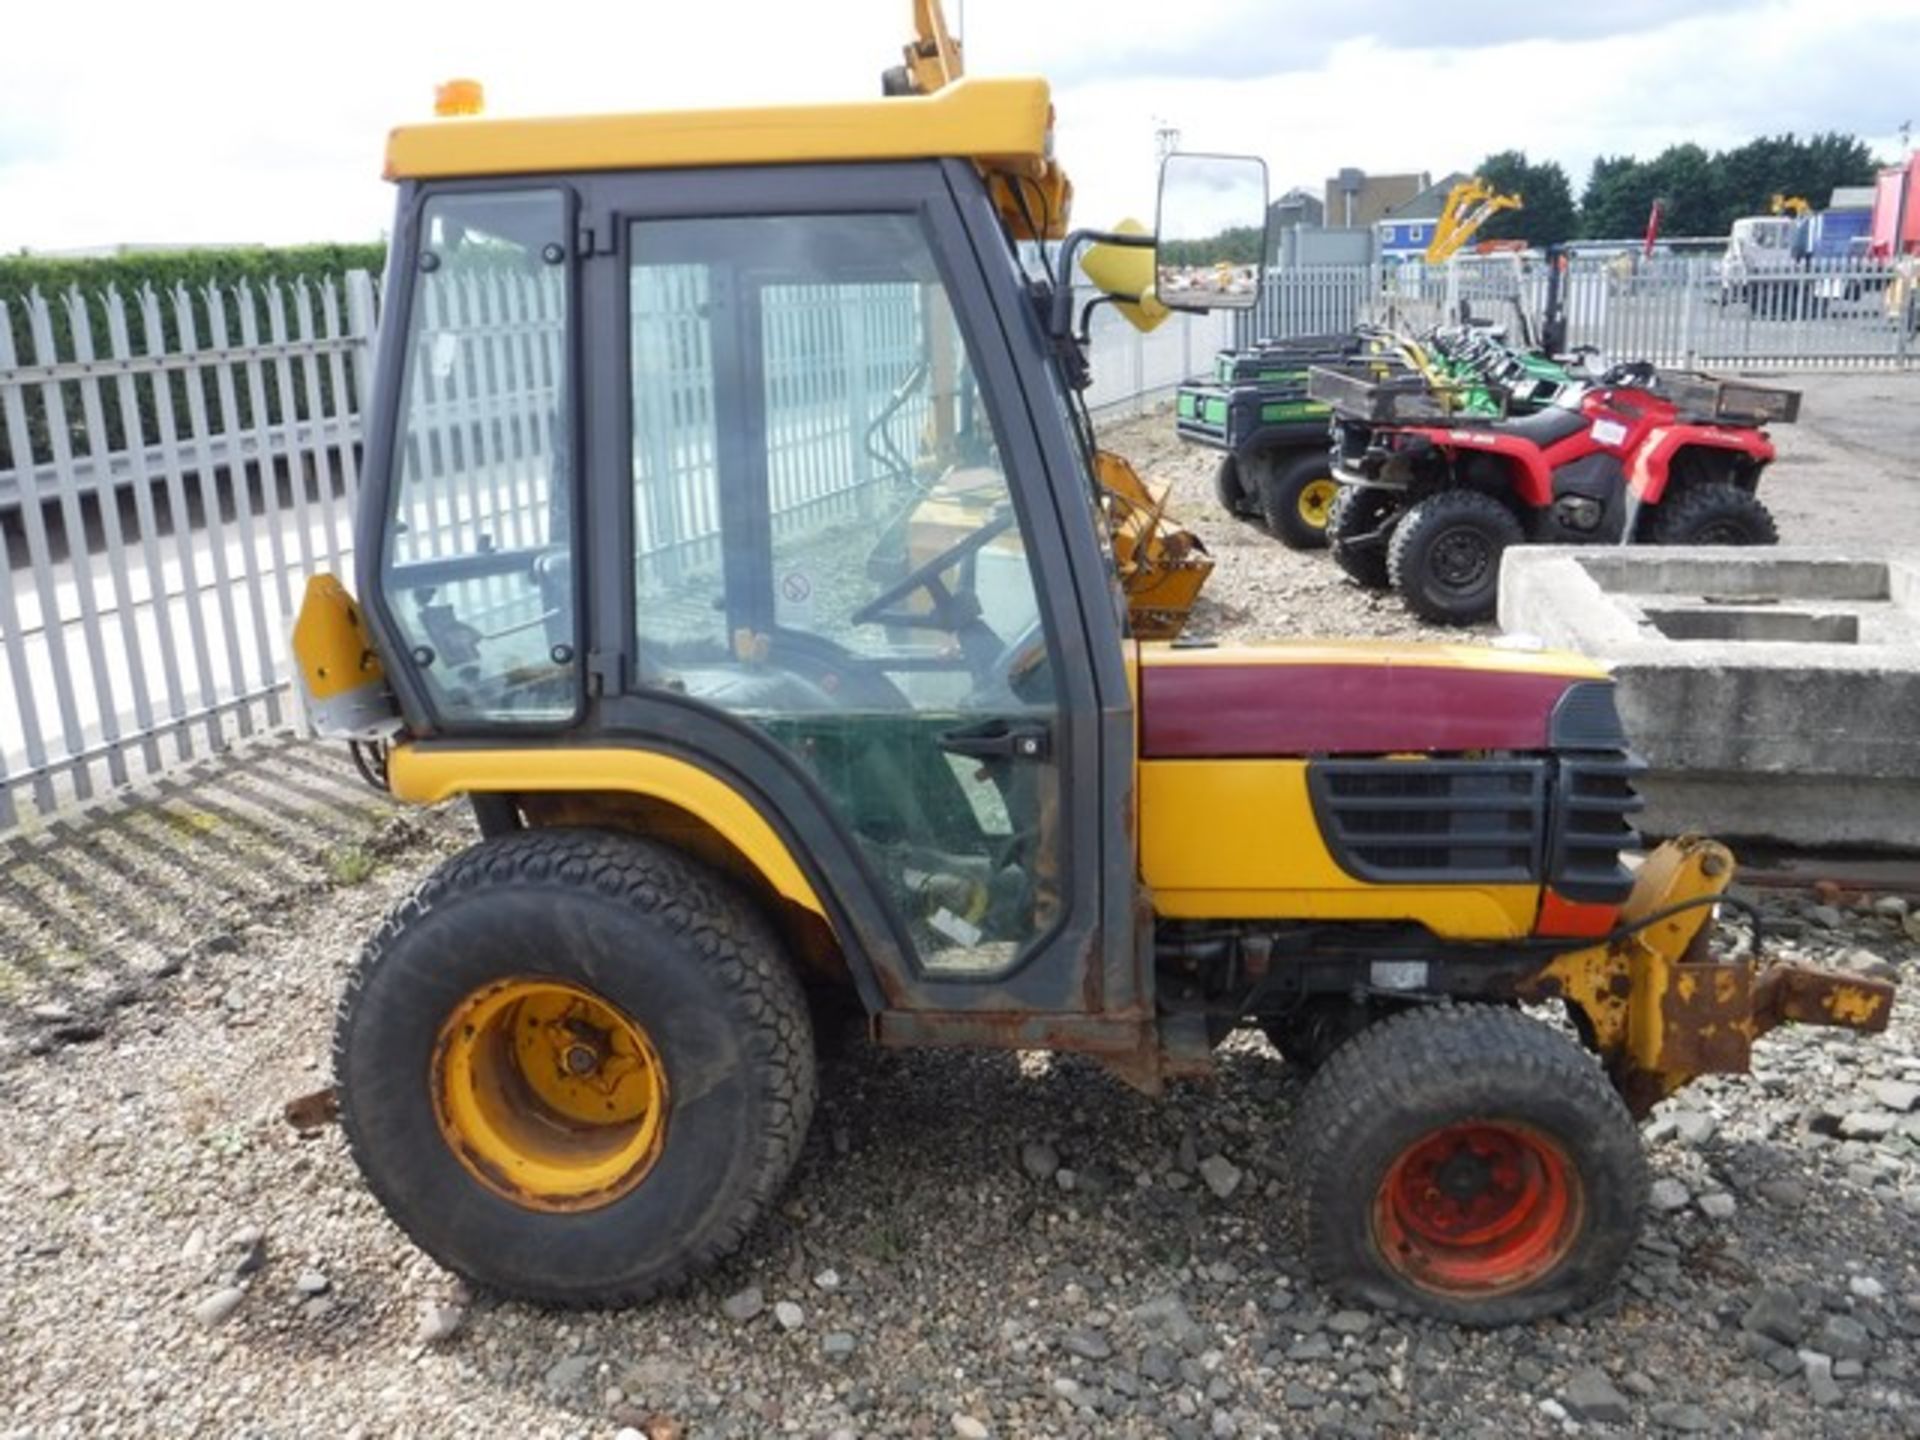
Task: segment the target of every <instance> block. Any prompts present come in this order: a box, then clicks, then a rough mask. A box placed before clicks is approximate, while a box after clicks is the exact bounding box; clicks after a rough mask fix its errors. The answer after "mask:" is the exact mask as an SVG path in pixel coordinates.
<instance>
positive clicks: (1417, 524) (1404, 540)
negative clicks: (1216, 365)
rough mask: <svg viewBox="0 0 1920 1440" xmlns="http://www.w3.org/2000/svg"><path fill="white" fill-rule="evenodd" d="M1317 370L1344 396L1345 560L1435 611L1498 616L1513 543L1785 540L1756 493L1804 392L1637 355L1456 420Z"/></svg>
mask: <svg viewBox="0 0 1920 1440" xmlns="http://www.w3.org/2000/svg"><path fill="white" fill-rule="evenodd" d="M1315 374H1316V375H1317V376H1321V377H1322V383H1321V389H1320V394H1321V396H1322V398H1325V399H1327V400H1328V401H1330V402H1331V403H1332V404H1333V406H1334V417H1335V418H1334V444H1335V461H1336V464H1335V469H1334V475H1335V478H1336V479H1338V480H1339V481H1340V493H1339V494H1338V495H1337V496H1336V498H1335V499H1334V502H1333V506H1332V509H1331V511H1330V513H1329V516H1328V522H1327V538H1328V541H1329V543H1330V547H1331V549H1332V552H1333V558H1334V560H1335V562H1336V563H1338V564H1339V566H1340V567H1341V569H1343V570H1345V571H1346V572H1347V573H1348V574H1349V575H1351V576H1353V577H1354V578H1355V579H1356V580H1358V581H1360V582H1361V583H1362V584H1363V585H1367V586H1369V587H1371V588H1374V589H1385V588H1387V587H1389V586H1391V587H1392V588H1393V589H1395V590H1398V591H1399V592H1400V595H1401V597H1402V599H1403V600H1404V601H1405V603H1406V605H1407V608H1408V609H1410V610H1411V611H1413V612H1414V614H1416V615H1418V616H1420V617H1421V618H1422V619H1424V620H1430V621H1434V622H1437V623H1439V624H1443V625H1467V624H1472V623H1473V622H1475V621H1479V620H1485V619H1487V618H1488V617H1489V616H1491V615H1492V614H1493V610H1494V602H1495V600H1496V598H1497V597H1498V594H1499V582H1500V556H1501V553H1502V552H1503V551H1504V550H1505V549H1506V548H1507V546H1509V545H1518V544H1521V543H1523V542H1527V541H1531V542H1533V543H1536V544H1561V545H1565V544H1626V543H1630V542H1636V541H1639V542H1651V543H1653V544H1658V545H1772V544H1774V543H1775V542H1776V541H1777V540H1778V538H1779V536H1778V533H1777V531H1776V530H1775V527H1774V523H1773V516H1772V515H1771V514H1769V513H1768V511H1767V508H1766V506H1764V505H1762V504H1761V503H1760V500H1759V497H1758V495H1757V494H1756V493H1755V492H1756V491H1757V490H1758V488H1759V484H1760V472H1761V471H1763V470H1764V469H1766V467H1767V465H1768V464H1769V463H1770V462H1771V461H1772V460H1773V456H1774V449H1773V442H1772V441H1771V440H1769V439H1768V438H1767V433H1766V430H1765V429H1764V428H1763V427H1764V426H1765V425H1767V424H1768V423H1770V422H1781V421H1791V420H1793V419H1795V418H1796V417H1797V416H1798V414H1799V409H1800V396H1799V392H1797V391H1793V390H1781V389H1776V388H1774V387H1771V386H1763V385H1752V384H1748V383H1746V382H1744V381H1732V380H1720V379H1716V378H1714V377H1712V376H1707V375H1699V374H1692V373H1683V372H1676V371H1664V370H1656V369H1655V368H1654V367H1653V366H1652V365H1650V364H1647V363H1645V362H1644V361H1636V362H1633V363H1631V364H1626V365H1616V366H1614V367H1613V368H1612V369H1611V370H1608V371H1607V372H1606V373H1605V374H1604V375H1602V376H1601V377H1600V379H1599V380H1598V382H1597V383H1595V384H1593V385H1592V386H1589V387H1587V388H1585V389H1583V390H1581V391H1579V392H1577V393H1575V394H1574V395H1572V396H1570V397H1568V398H1566V399H1564V400H1563V401H1562V402H1561V403H1559V404H1557V405H1554V406H1551V407H1549V408H1547V409H1545V410H1541V411H1539V412H1537V413H1535V414H1532V415H1523V416H1519V417H1516V418H1511V419H1501V420H1489V419H1477V418H1469V417H1466V416H1461V415H1448V414H1446V413H1444V411H1443V410H1442V408H1441V405H1440V402H1439V401H1438V400H1437V398H1436V397H1434V396H1433V395H1431V394H1430V393H1427V392H1426V391H1425V390H1424V388H1422V387H1412V388H1410V387H1408V386H1407V385H1406V383H1405V382H1402V381H1391V382H1383V383H1370V382H1368V381H1367V380H1365V379H1362V378H1361V377H1358V376H1355V375H1352V374H1342V373H1339V372H1331V371H1328V372H1321V371H1316V372H1315Z"/></svg>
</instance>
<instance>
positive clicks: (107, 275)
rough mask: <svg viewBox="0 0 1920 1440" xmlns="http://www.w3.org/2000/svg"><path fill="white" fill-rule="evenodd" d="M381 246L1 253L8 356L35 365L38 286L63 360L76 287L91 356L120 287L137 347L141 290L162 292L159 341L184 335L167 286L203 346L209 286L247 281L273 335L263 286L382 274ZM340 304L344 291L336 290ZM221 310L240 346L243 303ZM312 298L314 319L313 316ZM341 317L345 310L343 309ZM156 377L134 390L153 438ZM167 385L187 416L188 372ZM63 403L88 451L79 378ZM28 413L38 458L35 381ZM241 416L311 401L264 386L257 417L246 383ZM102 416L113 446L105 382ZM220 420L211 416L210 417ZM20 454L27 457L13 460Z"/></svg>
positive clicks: (0, 462) (115, 416)
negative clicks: (112, 294)
mask: <svg viewBox="0 0 1920 1440" xmlns="http://www.w3.org/2000/svg"><path fill="white" fill-rule="evenodd" d="M386 255H387V249H386V246H385V245H384V244H369V245H300V246H292V247H288V248H284V249H270V248H267V247H264V246H261V247H247V248H241V249H225V250H171V251H151V252H141V253H136V254H130V255H117V256H110V257H104V258H100V259H87V260H75V259H57V258H50V257H44V256H37V255H15V256H0V304H4V306H5V316H6V319H7V322H8V325H9V327H10V329H11V330H12V333H13V343H14V353H15V355H16V356H17V357H18V358H19V360H20V361H21V362H22V363H23V364H32V363H34V355H35V351H34V348H33V337H32V332H31V329H30V327H29V323H28V315H27V305H26V299H27V296H28V295H29V294H30V293H32V292H33V291H34V290H36V289H37V290H38V291H39V292H40V294H41V295H42V296H43V297H44V298H45V299H46V301H47V302H48V307H49V318H50V320H51V324H52V329H53V341H54V349H55V353H56V354H58V355H59V357H60V358H61V359H63V360H65V359H71V358H73V354H74V348H73V336H72V317H71V315H70V313H69V311H68V307H67V305H66V303H65V297H66V296H67V294H68V293H69V292H70V291H72V290H76V289H77V290H78V291H79V292H80V294H81V295H82V296H84V297H85V300H86V303H87V308H88V311H89V324H90V328H91V330H92V332H93V342H94V353H95V354H96V355H105V354H107V353H108V351H109V341H108V330H107V317H106V309H105V296H106V293H107V291H108V290H109V289H117V290H118V291H119V292H120V295H121V297H122V299H123V300H124V301H125V302H126V306H127V320H128V326H129V329H130V331H131V334H130V339H131V342H132V345H133V348H134V350H135V351H136V352H137V353H144V351H145V349H146V337H145V332H144V329H143V326H142V323H141V319H140V311H139V306H138V297H139V295H140V293H141V292H142V291H143V290H145V289H149V288H151V289H152V290H153V291H154V292H155V293H156V294H157V295H158V296H159V297H160V301H161V304H160V317H161V331H162V335H163V341H164V345H165V348H167V349H168V350H173V349H175V348H177V347H178V346H179V343H180V333H179V325H178V321H177V316H176V310H175V306H174V304H173V299H172V296H173V292H174V291H175V290H176V289H178V288H180V287H184V288H185V289H186V291H187V292H188V295H189V296H190V298H191V309H192V313H193V321H194V329H195V331H196V333H197V336H198V339H199V341H200V343H201V344H202V345H209V344H211V343H212V339H213V336H212V329H211V326H210V324H209V315H208V308H207V304H206V300H205V290H206V287H207V286H208V285H216V286H219V287H221V288H222V289H223V290H224V289H226V288H227V287H230V286H234V285H237V284H239V283H241V282H242V281H244V282H246V283H247V284H248V285H249V286H250V287H252V290H253V302H254V309H255V317H256V320H257V323H258V325H259V333H260V336H261V338H262V339H266V338H267V337H268V335H269V334H270V333H271V331H270V329H269V321H268V311H267V306H266V302H265V292H266V288H267V285H268V282H271V281H277V282H280V283H282V284H289V283H294V282H299V281H302V280H307V281H316V280H329V279H338V277H340V276H341V275H343V274H345V273H346V272H347V271H349V270H366V271H369V272H371V273H373V274H375V275H378V274H379V273H380V271H381V269H382V268H383V267H384V266H385V264H386ZM340 298H341V302H342V304H343V305H344V303H345V296H344V294H343V295H342V296H341V297H340ZM223 308H224V309H225V310H226V315H227V328H228V340H229V342H230V343H232V344H236V345H237V344H239V343H240V329H239V307H238V304H237V302H236V301H232V300H231V298H230V297H229V300H228V301H227V302H226V303H225V304H224V307H223ZM286 308H287V320H288V325H289V328H292V326H293V324H294V318H293V317H294V305H293V301H292V297H291V296H289V297H288V299H287V306H286ZM318 309H319V307H318V305H317V304H316V306H315V310H316V322H318V313H317V312H318ZM343 319H344V316H343ZM319 382H320V385H321V389H322V398H323V404H324V405H325V406H326V407H327V408H329V409H331V408H332V407H333V404H334V396H333V386H332V380H331V373H330V370H329V369H328V368H327V367H321V369H320V372H319ZM154 383H155V382H154V380H153V379H151V378H148V377H143V378H142V379H141V380H140V382H139V383H138V385H137V387H136V393H137V396H138V400H139V409H140V411H141V421H142V427H143V433H144V435H145V437H146V438H147V440H148V441H149V443H151V442H152V440H153V438H154V435H155V433H156V417H155V409H154V400H153V393H152V386H153V384H154ZM166 383H167V384H168V386H169V388H170V389H171V391H172V396H173V402H174V408H175V411H176V413H177V417H178V422H179V424H180V425H181V426H182V427H184V426H185V425H186V423H187V413H188V412H187V379H186V375H185V373H184V372H181V371H174V372H171V373H170V374H169V375H168V376H167V377H166ZM203 383H204V385H205V399H206V402H207V404H208V405H209V407H210V411H211V409H212V407H214V406H215V404H216V402H217V391H216V388H215V385H214V381H213V377H212V376H210V375H209V376H206V377H204V382H203ZM61 389H62V391H63V393H64V398H65V399H66V401H67V407H66V413H67V425H66V428H67V430H68V432H69V439H70V443H71V444H72V446H73V448H74V449H75V450H76V451H81V450H84V449H85V448H86V441H85V437H84V430H83V426H82V418H81V417H82V407H81V403H80V402H81V393H80V389H79V387H78V385H77V384H73V383H68V384H65V385H63V386H62V387H61ZM23 400H24V406H25V418H26V423H27V436H28V448H29V449H30V450H31V451H32V452H33V458H34V459H36V460H45V459H47V458H49V457H50V453H51V450H50V438H49V435H48V426H49V424H50V422H51V419H52V417H51V415H50V414H49V413H48V409H47V406H46V403H45V396H44V394H43V393H42V391H41V389H40V387H37V386H36V387H30V388H29V389H28V390H27V391H26V392H24V395H23ZM237 400H238V404H239V409H240V411H241V413H240V414H238V415H236V416H233V417H230V419H231V420H232V421H237V422H239V423H240V424H243V425H244V424H252V423H254V422H255V421H256V420H266V421H279V420H281V419H284V418H289V415H287V414H283V413H282V412H283V410H285V411H288V412H290V413H291V415H292V416H299V417H304V416H305V414H306V412H307V410H308V408H309V406H308V398H307V395H306V391H305V387H304V385H297V386H296V393H295V394H294V395H293V396H292V397H290V403H288V404H287V405H284V406H283V404H282V402H281V398H280V395H279V392H278V390H277V389H275V388H273V387H271V386H270V387H269V388H268V392H267V396H266V410H267V413H266V415H264V416H261V417H255V416H254V415H253V414H252V413H251V412H252V402H251V396H250V395H249V394H248V393H247V392H246V390H245V389H244V387H242V388H241V391H240V393H239V394H238V396H237ZM101 401H102V409H103V412H104V413H103V418H104V420H105V423H106V430H107V433H106V436H105V437H104V440H105V446H104V448H106V449H109V450H117V449H119V448H121V447H122V446H123V445H124V444H125V443H126V426H125V424H124V420H123V417H122V416H121V414H120V398H119V394H118V391H117V389H116V388H115V387H114V386H111V385H108V386H105V387H103V389H102V395H101ZM216 423H217V422H216ZM10 441H11V437H10V435H9V433H8V427H7V426H6V425H5V424H4V423H0V470H6V469H9V468H11V466H12V465H13V464H14V463H15V460H16V457H15V456H14V454H13V453H12V451H13V446H12V444H11V443H10ZM19 458H21V459H24V458H26V457H24V456H23V457H19Z"/></svg>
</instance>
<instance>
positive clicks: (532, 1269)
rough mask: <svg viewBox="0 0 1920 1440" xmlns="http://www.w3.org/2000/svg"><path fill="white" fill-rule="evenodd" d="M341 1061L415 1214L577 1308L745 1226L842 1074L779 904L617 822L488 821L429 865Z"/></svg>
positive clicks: (716, 1249) (461, 1257)
mask: <svg viewBox="0 0 1920 1440" xmlns="http://www.w3.org/2000/svg"><path fill="white" fill-rule="evenodd" d="M333 1064H334V1075H335V1077H336V1081H337V1084H338V1087H339V1091H340V1099H341V1121H342V1124H343V1126H344V1128H345V1130H346V1135H347V1141H348V1144H349V1147H350V1148H351V1150H352V1153H353V1157H354V1159H355V1161H356V1162H357V1163H358V1164H359V1166H360V1169H361V1171H362V1172H363V1173H364V1174H365V1176H366V1179H367V1183H368V1185H369V1187H370V1188H371V1189H372V1190H373V1192H374V1194H375V1195H376V1196H377V1197H378V1198H379V1200H380V1202H381V1204H382V1205H384V1206H385V1207H386V1210H387V1212H388V1214H389V1215H390V1216H392V1218H393V1219H394V1221H395V1222H396V1223H397V1224H398V1225H399V1226H400V1228H401V1229H403V1230H404V1231H406V1232H407V1234H408V1235H409V1236H411V1237H412V1238H413V1240H414V1241H415V1242H416V1243H417V1244H418V1245H419V1246H420V1247H421V1249H423V1250H425V1251H426V1252H427V1253H428V1254H429V1255H431V1256H433V1258H434V1259H435V1260H437V1261H439V1262H440V1263H441V1264H442V1265H444V1266H445V1267H446V1268H447V1269H449V1270H451V1271H453V1272H454V1273H455V1274H458V1275H460V1276H462V1277H464V1278H465V1279H467V1280H469V1281H472V1282H473V1283H474V1284H476V1285H479V1286H482V1287H484V1288H486V1289H489V1290H493V1291H497V1292H500V1293H502V1294H506V1295H512V1296H516V1297H520V1298H524V1299H529V1300H537V1301H542V1302H548V1303H558V1304H565V1305H618V1304H630V1303H634V1302H637V1301H640V1300H643V1299H646V1298H647V1297H649V1296H651V1295H653V1294H655V1293H657V1292H658V1291H660V1290H662V1289H664V1288H667V1287H669V1286H671V1285H673V1284H675V1283H677V1282H678V1281H680V1280H682V1279H684V1278H685V1277H686V1276H688V1275H689V1274H691V1273H692V1272H694V1271H695V1270H698V1269H700V1268H702V1267H704V1266H706V1265H709V1264H711V1263H712V1262H714V1261H716V1260H718V1259H719V1258H720V1257H722V1256H724V1255H726V1254H727V1253H728V1252H730V1251H731V1250H733V1249H734V1248H735V1247H736V1246H738V1245H739V1243H740V1242H741V1240H742V1239H743V1238H745V1236H746V1234H747V1231H748V1230H749V1229H750V1228H751V1227H752V1225H753V1224H754V1223H755V1221H756V1220H758V1218H759V1217H760V1215H761V1214H762V1213H763V1212H764V1211H765V1210H766V1208H767V1206H768V1205H769V1204H770V1203H771V1201H772V1199H773V1196H774V1194H775V1192H776V1191H777V1190H778V1189H779V1187H780V1185H781V1184H782V1183H783V1182H784V1181H785V1179H786V1177H787V1174H788V1172H789V1171H790V1170H791V1169H792V1167H793V1163H794V1160H795V1158H796V1157H797V1156H798V1154H799V1151H800V1145H801V1142H802V1140H803V1139H804V1137H805V1135H806V1131H807V1125H808V1122H809V1120H810V1119H811V1117H812V1113H813V1105H814V1096H815V1083H816V1082H815V1075H814V1053H813V1034H812V1030H811V1027H810V1025H809V1022H808V1018H807V1006H806V1000H805V997H804V996H803V995H802V993H801V989H800V986H799V984H798V982H797V981H796V979H795V977H794V974H793V971H792V969H791V967H790V966H789V964H788V963H787V960H786V958H785V956H784V955H783V953H782V951H781V947H780V944H779V941H778V939H777V938H776V937H775V935H774V933H773V931H772V929H771V928H770V927H769V926H768V924H767V922H766V920H765V919H764V918H763V917H762V916H761V915H760V914H759V913H758V911H757V910H755V908H754V907H753V906H752V905H751V904H749V903H748V902H747V901H746V900H745V899H744V898H743V897H742V896H740V895H739V894H737V893H736V892H734V891H733V889H732V888H731V887H730V886H729V885H727V884H726V883H725V882H723V881H722V880H721V879H720V878H718V877H716V876H715V875H713V874H712V873H711V872H709V871H707V870H705V869H704V868H702V867H700V866H698V865H695V864H693V863H691V862H689V861H688V860H686V859H685V858H684V857H682V856H681V855H679V854H677V853H676V852H674V851H672V850H670V849H667V848H665V847H663V846H660V845H656V844H653V843H651V842H648V841H644V840H639V839H635V838H631V837H627V836H621V835H613V834H607V833H603V832H598V831H591V830H536V831H524V832H521V833H518V834H514V835H508V836H504V837H502V838H499V839H494V840H487V841H483V842H482V843H481V844H479V845H476V846H474V847H473V848H471V849H469V850H467V851H465V852H463V853H462V854H460V855H457V856H455V857H454V858H453V859H451V860H449V861H448V862H447V863H446V864H444V865H442V866H441V867H440V868H439V869H438V870H436V871H435V872H434V873H433V874H431V875H430V876H428V877H427V879H426V880H425V881H424V882H422V884H421V885H420V887H419V888H418V889H417V890H416V891H415V892H414V894H413V895H412V896H410V897H409V898H408V899H406V900H404V901H402V902H401V903H400V905H399V906H398V907H396V908H395V910H394V911H393V913H392V914H391V915H390V916H389V917H388V918H387V920H386V922H385V924H384V925H382V927H381V929H380V930H379V932H378V933H377V934H376V935H375V936H374V938H373V939H372V940H371V941H370V942H369V943H368V945H367V948H366V950H365V952H364V953H363V955H362V956H361V958H360V961H359V964H358V966H357V967H356V968H355V970H354V972H353V974H352V976H351V978H350V979H349V981H348V985H347V989H346V993H345V995H344V997H343V999H342V1001H341V1005H340V1011H339V1018H338V1023H337V1026H336V1030H335V1037H334V1053H333ZM603 1111H604V1112H605V1113H602V1112H603Z"/></svg>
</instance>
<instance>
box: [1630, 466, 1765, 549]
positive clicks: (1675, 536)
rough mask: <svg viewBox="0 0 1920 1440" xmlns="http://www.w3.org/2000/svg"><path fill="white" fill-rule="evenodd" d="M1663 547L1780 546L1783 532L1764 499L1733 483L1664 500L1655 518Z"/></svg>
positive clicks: (1656, 538)
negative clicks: (1762, 501) (1762, 500)
mask: <svg viewBox="0 0 1920 1440" xmlns="http://www.w3.org/2000/svg"><path fill="white" fill-rule="evenodd" d="M1653 539H1654V542H1655V543H1656V544H1660V545H1777V544H1779V543H1780V531H1779V528H1778V527H1777V526H1776V525H1775V524H1774V522H1773V513H1772V512H1771V511H1770V510H1768V509H1767V507H1766V506H1765V505H1763V504H1761V503H1760V497H1759V496H1757V495H1755V494H1754V493H1753V492H1752V491H1750V490H1743V489H1741V487H1740V486H1738V485H1736V484H1734V483H1733V482H1732V481H1730V480H1715V481H1711V482H1709V483H1706V484H1694V485H1688V486H1685V487H1684V488H1683V489H1681V491H1680V492H1679V493H1678V494H1677V495H1676V494H1668V495H1666V496H1665V497H1664V498H1662V500H1661V502H1660V506H1659V508H1658V509H1657V510H1656V511H1655V512H1654V517H1653Z"/></svg>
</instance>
